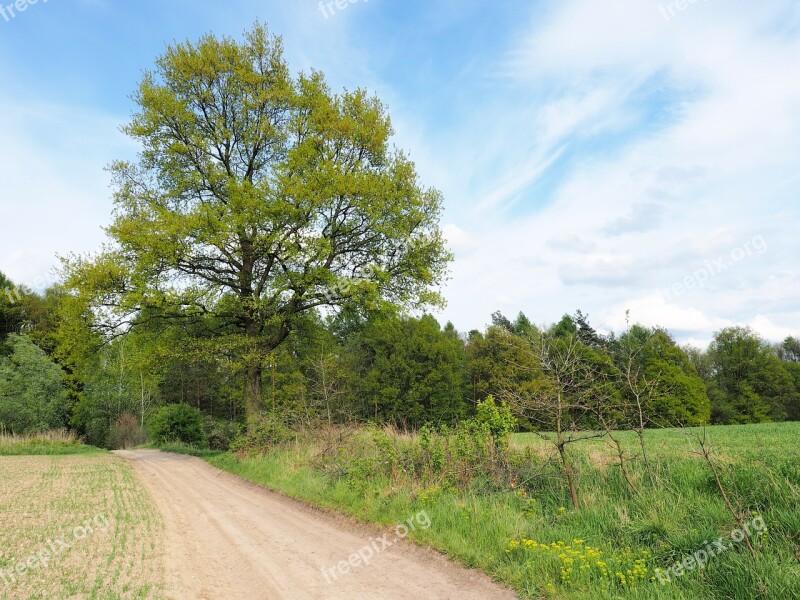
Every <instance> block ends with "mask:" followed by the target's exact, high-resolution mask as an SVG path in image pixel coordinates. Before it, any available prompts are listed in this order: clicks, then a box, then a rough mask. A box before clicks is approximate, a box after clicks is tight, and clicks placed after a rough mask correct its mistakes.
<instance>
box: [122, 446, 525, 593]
mask: <svg viewBox="0 0 800 600" xmlns="http://www.w3.org/2000/svg"><path fill="white" fill-rule="evenodd" d="M117 454H118V455H119V456H122V457H124V458H126V459H128V460H130V461H131V462H132V463H133V465H134V468H135V469H136V471H137V473H138V475H139V477H141V479H142V481H143V482H144V484H145V486H146V487H147V489H148V490H149V492H150V493H151V495H152V496H153V499H154V500H155V503H156V505H157V506H158V508H159V510H160V511H161V514H162V516H163V519H164V523H165V526H166V547H165V548H164V557H165V564H166V575H167V597H168V598H171V599H176V600H177V599H187V600H229V599H230V600H273V599H274V600H282V599H286V600H305V599H311V598H314V599H317V598H324V599H332V600H338V599H347V600H359V599H362V598H364V599H367V598H376V599H394V598H397V599H414V600H416V599H420V600H426V599H450V598H452V599H453V600H456V599H458V600H470V599H475V600H490V599H498V600H504V599H511V598H514V597H515V596H514V595H513V594H512V593H511V592H509V591H507V590H504V589H502V588H500V587H498V586H496V585H495V584H493V583H492V582H491V581H490V580H489V579H488V578H487V577H485V576H483V575H481V574H479V573H477V572H475V571H470V570H467V569H464V568H461V567H459V566H457V565H455V564H453V563H451V562H450V561H448V560H447V559H445V558H443V557H441V556H440V555H438V554H436V553H435V552H433V551H430V550H425V549H421V548H418V547H416V546H413V545H412V544H408V543H404V542H398V543H397V544H395V545H393V546H392V547H391V548H388V549H386V550H383V551H382V552H378V553H376V555H375V556H374V557H373V558H372V560H371V561H370V564H369V565H360V566H358V567H356V568H352V569H351V570H350V572H349V573H346V574H341V573H336V574H335V575H334V574H331V571H330V569H332V568H335V567H336V565H337V564H339V563H340V562H341V561H347V560H348V557H349V556H351V555H352V554H354V553H357V552H358V551H359V550H360V549H362V548H364V547H365V546H367V545H369V544H370V541H371V539H370V538H371V537H376V538H377V537H380V536H381V535H382V534H383V533H384V532H380V533H378V532H377V530H375V531H372V530H370V529H369V528H366V527H361V526H358V525H353V524H350V523H348V522H347V521H346V520H345V519H341V520H340V519H337V518H335V517H333V516H331V515H328V514H326V513H324V512H322V511H318V510H316V509H314V508H311V507H307V506H305V505H303V504H302V503H299V502H295V501H293V500H291V499H288V498H285V497H283V496H281V495H279V494H275V493H272V492H270V491H268V490H264V489H262V488H260V487H258V486H255V485H252V484H250V483H248V482H246V481H244V480H242V479H240V478H238V477H235V476H233V475H230V474H228V473H224V472H222V471H219V470H217V469H215V468H213V467H211V466H210V465H208V464H207V463H205V462H203V461H202V460H200V459H197V458H192V457H189V456H180V455H177V454H167V453H162V452H158V451H156V450H136V451H121V452H118V453H117ZM411 516H412V515H409V517H411ZM434 526H435V524H434ZM324 569H325V570H328V576H327V579H326V576H325V574H324V573H323V570H324Z"/></svg>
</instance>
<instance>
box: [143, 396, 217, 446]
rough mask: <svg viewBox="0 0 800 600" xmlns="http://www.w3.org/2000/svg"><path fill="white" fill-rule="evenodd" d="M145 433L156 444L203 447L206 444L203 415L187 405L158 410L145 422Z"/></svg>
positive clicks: (170, 406) (173, 405)
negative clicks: (181, 443)
mask: <svg viewBox="0 0 800 600" xmlns="http://www.w3.org/2000/svg"><path fill="white" fill-rule="evenodd" d="M147 433H148V435H149V436H150V439H151V440H152V441H153V442H154V443H156V444H168V443H172V442H183V443H184V444H189V445H192V446H199V447H203V446H205V443H206V436H205V432H204V430H203V415H202V413H201V412H200V411H199V410H198V409H196V408H194V407H192V406H189V405H188V404H170V405H168V406H163V407H161V408H159V409H158V410H157V411H155V412H154V413H153V414H152V415H150V418H149V419H148V420H147Z"/></svg>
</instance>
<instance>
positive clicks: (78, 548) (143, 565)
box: [0, 437, 162, 600]
mask: <svg viewBox="0 0 800 600" xmlns="http://www.w3.org/2000/svg"><path fill="white" fill-rule="evenodd" d="M26 454H27V455H26ZM161 527H162V524H161V522H160V520H159V517H158V515H157V513H156V512H155V510H154V507H153V504H152V502H151V500H150V498H149V496H148V495H147V494H146V492H144V491H143V488H142V487H141V486H140V484H139V482H138V480H136V479H135V477H134V475H133V472H132V470H131V467H130V466H129V464H128V463H127V462H125V461H123V460H122V459H120V458H117V457H116V456H114V455H112V454H109V453H107V452H101V451H98V450H94V449H91V448H88V447H86V446H80V445H79V444H77V443H75V442H73V441H71V440H57V439H52V438H50V439H41V438H40V439H11V438H8V437H5V438H3V439H2V440H0V598H2V599H9V600H10V599H12V598H13V599H15V600H16V599H27V598H30V599H33V598H37V599H38V598H54V599H59V600H61V599H66V598H96V599H99V600H102V599H109V600H110V599H115V598H158V597H161V577H162V573H161V571H162V567H161V559H160V556H159V544H160V535H161Z"/></svg>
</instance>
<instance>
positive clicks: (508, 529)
mask: <svg viewBox="0 0 800 600" xmlns="http://www.w3.org/2000/svg"><path fill="white" fill-rule="evenodd" d="M704 435H705V436H706V437H705V440H706V442H707V443H708V444H710V446H711V447H712V448H713V460H714V466H715V468H716V470H717V472H718V473H719V476H720V481H721V483H722V486H723V488H724V490H725V492H726V494H727V497H728V499H729V500H730V502H731V503H732V504H733V507H734V510H735V514H733V513H732V512H731V511H730V510H729V507H728V506H727V504H726V500H725V497H724V496H723V495H722V494H721V490H720V488H719V487H718V486H717V482H716V479H715V476H714V471H712V470H711V468H710V467H709V465H708V463H707V462H706V461H705V459H704V458H703V456H702V455H701V454H700V448H699V441H700V440H703V439H704V438H703V436H704ZM798 435H800V425H798V424H788V423H787V424H782V425H781V424H776V425H749V426H735V427H712V428H709V429H708V430H707V431H704V430H702V429H691V430H660V431H653V432H648V435H647V444H648V445H649V449H650V456H651V460H652V465H651V466H652V471H650V472H648V471H647V470H646V469H645V467H644V464H643V463H642V462H641V461H637V462H635V463H633V464H631V465H629V467H628V470H629V477H630V478H631V480H632V482H634V483H635V486H636V491H635V492H634V491H632V489H631V488H630V486H629V485H628V483H627V482H626V481H625V478H624V477H623V476H622V475H621V472H620V469H619V465H618V464H617V462H616V461H617V456H618V455H617V450H616V447H615V445H614V444H613V443H609V440H608V439H601V438H598V439H595V440H593V441H591V442H587V443H586V444H585V445H583V446H581V447H580V448H579V449H577V450H576V452H575V454H574V464H575V469H576V478H577V479H578V481H579V484H580V494H581V496H580V497H581V508H580V509H578V510H576V509H574V508H572V506H571V504H570V492H569V487H568V485H567V483H566V482H565V480H564V477H563V475H562V474H561V469H560V468H559V466H558V464H559V462H560V461H559V458H558V456H557V452H556V451H555V450H554V449H553V448H552V446H551V445H550V444H548V443H546V442H543V441H542V440H541V439H540V438H539V437H538V436H535V435H531V434H521V435H515V436H513V437H512V438H511V439H509V440H502V439H500V440H498V439H496V438H493V437H492V436H491V434H490V433H488V432H487V430H485V429H484V430H481V429H480V428H475V427H473V426H471V425H467V426H461V427H458V428H456V429H453V430H446V431H442V432H433V431H429V430H423V431H422V432H418V433H414V434H408V433H399V432H397V431H394V430H393V429H391V428H390V429H383V428H378V427H369V428H366V429H346V428H345V429H343V428H334V429H331V430H328V431H325V432H323V433H322V434H320V432H317V433H314V434H305V435H300V436H298V438H297V439H296V440H295V441H292V442H284V443H282V444H280V445H278V446H276V447H273V448H271V449H270V450H269V451H268V452H264V453H258V454H248V453H246V452H240V453H238V454H233V453H226V454H218V455H214V456H210V457H207V460H208V461H209V462H210V463H211V464H213V465H215V466H217V467H219V468H222V469H225V470H227V471H230V472H232V473H235V474H237V475H240V476H242V477H244V478H246V479H249V480H250V481H253V482H255V483H258V484H261V485H264V486H266V487H269V488H271V489H274V490H278V491H281V492H283V493H285V494H287V495H289V496H292V497H295V498H299V499H302V500H305V501H308V502H311V503H313V504H317V505H319V506H323V507H327V508H330V509H333V510H339V511H344V512H346V513H348V514H350V515H352V516H354V517H355V518H357V519H361V520H365V521H369V522H373V523H378V524H381V525H385V526H393V525H394V524H396V523H398V522H402V520H403V518H404V517H405V515H408V514H413V513H414V512H415V511H419V510H425V511H426V512H427V514H428V515H429V516H430V519H431V523H432V526H431V527H430V528H429V529H426V530H420V531H417V532H414V533H413V534H412V539H413V540H414V541H416V542H418V543H421V544H426V545H430V546H433V547H435V548H437V549H439V550H440V551H442V552H444V553H446V554H448V555H450V556H452V557H454V558H456V559H457V560H459V561H461V562H463V563H464V564H466V565H468V566H471V567H475V568H479V569H482V570H484V571H486V572H487V573H489V574H490V575H491V576H492V577H493V578H495V579H496V580H498V581H501V582H503V583H505V584H507V585H509V586H511V587H513V588H514V589H515V590H517V591H518V592H519V593H520V595H521V596H522V597H530V598H539V597H548V598H587V599H589V598H610V597H613V598H686V599H689V598H737V599H748V598H752V599H756V598H776V599H777V598H781V599H783V598H787V599H790V598H800V564H799V563H798V557H799V556H800V537H798V532H799V531H800V521H799V520H798V519H799V518H800V513H798V511H797V506H798V502H800V450H798V446H797V444H796V443H795V439H796V437H797V436H798ZM618 436H619V440H620V442H621V444H622V445H623V447H624V448H625V449H626V450H628V451H631V452H634V451H635V450H636V448H638V447H639V440H638V439H637V436H636V434H635V433H632V432H625V433H620V434H618ZM765 439H768V440H769V444H764V443H763V440H765ZM753 522H755V523H756V524H758V525H759V527H760V526H761V524H762V523H763V527H761V530H760V531H759V530H757V529H756V527H755V525H753V526H752V527H750V529H751V530H752V533H753V535H752V536H751V537H749V542H750V544H751V545H752V551H751V550H750V549H749V548H748V544H747V543H745V542H744V541H739V542H735V541H732V540H731V535H732V534H733V533H734V532H735V531H736V530H737V529H738V528H740V527H741V524H742V523H744V524H750V523H753ZM723 537H724V538H727V542H725V543H726V547H727V548H729V549H727V550H726V551H725V552H722V553H720V554H718V555H717V556H713V557H709V558H708V559H707V562H706V563H705V565H704V568H693V569H686V571H685V574H683V575H680V576H676V575H674V574H668V575H666V574H664V572H665V571H666V570H667V569H670V568H671V567H672V566H673V565H674V564H675V563H676V562H677V561H683V560H684V559H685V558H686V557H691V556H693V555H696V554H697V553H698V551H701V550H703V549H704V548H706V547H707V546H709V544H710V543H711V542H712V541H714V540H717V541H718V543H719V539H720V538H723ZM712 547H713V546H712ZM659 569H661V570H662V574H661V576H660V577H659V571H658V570H659ZM667 577H668V578H667ZM662 580H663V581H664V582H665V583H663V584H662Z"/></svg>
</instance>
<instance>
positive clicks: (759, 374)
mask: <svg viewBox="0 0 800 600" xmlns="http://www.w3.org/2000/svg"><path fill="white" fill-rule="evenodd" d="M708 355H709V358H710V360H711V363H712V365H713V386H712V395H713V405H714V406H713V410H714V421H715V422H717V423H760V422H765V421H771V420H782V419H784V418H785V417H786V416H787V414H790V413H793V412H795V408H794V406H795V403H796V398H797V390H798V388H797V387H795V381H794V379H793V377H792V375H791V374H790V373H789V372H788V371H787V370H786V368H785V366H784V363H782V362H781V360H780V359H779V358H778V357H777V356H776V354H775V353H774V351H773V350H772V348H771V347H770V346H769V345H768V344H766V343H765V342H764V341H763V340H762V339H761V338H760V337H759V336H758V335H757V334H755V333H754V332H753V331H752V330H750V329H749V328H743V327H730V328H727V329H723V330H722V331H719V332H717V334H716V335H715V336H714V341H713V342H712V343H711V346H710V347H709V350H708Z"/></svg>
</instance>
